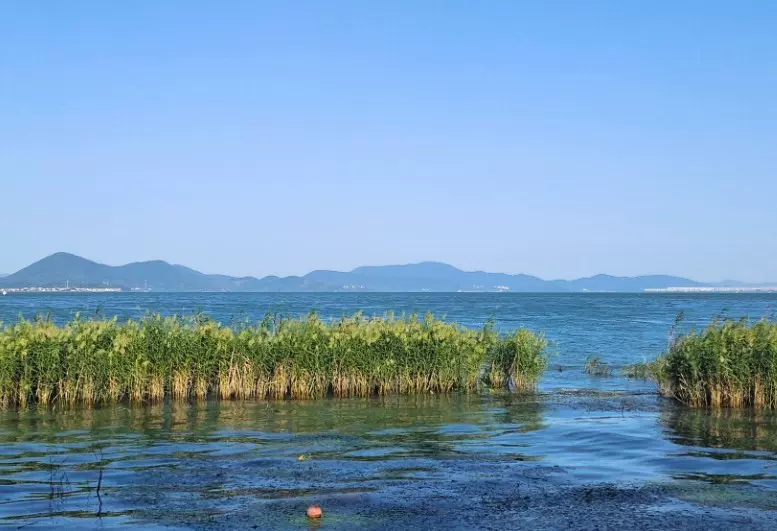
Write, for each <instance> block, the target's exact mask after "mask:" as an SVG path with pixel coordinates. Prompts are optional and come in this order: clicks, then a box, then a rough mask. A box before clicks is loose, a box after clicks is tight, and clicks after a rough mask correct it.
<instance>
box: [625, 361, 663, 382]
mask: <svg viewBox="0 0 777 531" xmlns="http://www.w3.org/2000/svg"><path fill="white" fill-rule="evenodd" d="M655 370H656V368H655V363H645V362H641V363H632V364H631V365H626V366H625V367H623V368H622V369H621V376H625V377H626V378H631V379H633V380H639V379H641V380H650V379H654V378H655Z"/></svg>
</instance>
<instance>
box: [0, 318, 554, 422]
mask: <svg viewBox="0 0 777 531" xmlns="http://www.w3.org/2000/svg"><path fill="white" fill-rule="evenodd" d="M546 346H547V342H546V341H545V339H544V338H543V337H542V336H538V335H536V334H534V333H532V332H530V331H528V330H519V331H517V332H514V333H512V334H509V335H506V336H503V335H500V334H498V333H496V332H495V331H494V329H493V327H492V326H491V325H490V324H489V325H487V326H485V327H484V328H483V329H482V330H469V329H466V328H464V327H461V326H459V325H457V324H454V323H447V322H444V321H441V320H438V319H436V318H434V317H433V316H432V315H427V316H426V317H425V318H423V319H421V318H419V317H418V316H415V315H411V316H409V317H403V318H394V317H393V316H388V317H385V318H376V319H367V318H365V317H363V316H362V315H361V314H357V315H355V316H353V317H350V318H343V319H341V320H338V321H333V322H324V321H323V320H322V319H321V318H320V317H319V316H318V315H316V314H315V313H311V314H310V315H309V316H308V317H307V318H304V319H277V318H274V317H268V318H267V319H265V320H264V321H263V322H262V323H260V324H259V325H258V326H255V327H254V326H248V325H246V326H242V327H240V328H237V329H234V328H229V327H225V326H222V325H221V324H219V323H217V322H214V321H212V320H210V319H207V318H206V317H204V316H202V315H197V316H194V317H193V318H189V319H183V318H180V317H162V316H160V315H149V316H147V317H145V318H144V319H141V320H139V321H132V320H131V321H127V322H119V321H118V320H116V319H112V320H82V319H81V318H79V317H77V318H76V319H75V320H74V321H72V322H70V323H67V324H65V325H64V326H57V325H55V324H54V323H53V322H51V321H50V320H48V319H39V320H36V321H25V320H20V321H19V322H18V323H16V324H13V325H6V326H5V327H1V326H0V406H16V407H24V406H26V405H27V404H28V403H29V402H37V403H38V404H40V405H44V406H45V405H50V404H57V405H67V406H72V405H75V404H84V405H87V406H91V405H94V404H98V403H100V404H102V403H115V402H118V401H121V400H131V401H152V402H153V401H160V400H164V399H167V398H170V399H173V400H202V399H205V398H208V397H218V398H220V399H222V400H229V399H241V400H247V399H264V398H300V399H309V398H319V397H323V396H327V395H334V396H342V397H344V396H369V395H373V394H378V395H382V394H389V393H402V394H415V393H445V392H450V391H454V390H459V391H472V390H475V389H477V387H478V386H479V384H480V383H481V381H482V380H483V379H484V376H485V379H487V380H488V383H489V384H490V385H492V386H495V387H508V386H509V385H510V384H512V385H513V386H514V387H515V388H518V389H526V388H532V387H534V386H535V385H536V383H537V381H538V380H539V377H540V376H541V375H542V373H543V371H544V370H545V366H546V355H545V350H546Z"/></svg>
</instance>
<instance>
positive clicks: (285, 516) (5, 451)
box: [0, 293, 777, 531]
mask: <svg viewBox="0 0 777 531" xmlns="http://www.w3.org/2000/svg"><path fill="white" fill-rule="evenodd" d="M776 303H777V296H775V295H676V294H666V295H664V294H645V295H620V294H618V295H616V294H612V295H609V294H573V295H564V294H553V295H550V294H549V295H544V294H543V295H535V294H147V293H144V294H129V293H128V294H99V295H98V294H83V295H82V294H65V295H61V294H60V295H48V294H25V295H8V296H5V297H0V320H4V321H5V322H13V321H15V320H16V319H17V318H18V316H19V315H22V316H24V317H26V318H32V317H34V316H35V314H38V313H50V315H51V316H52V317H53V318H54V319H56V320H57V321H60V322H63V321H66V320H68V319H71V318H72V317H73V316H74V315H75V314H76V313H78V312H80V313H81V314H82V315H84V316H85V317H90V316H94V315H103V316H113V315H117V316H119V318H121V319H126V318H129V317H140V316H142V315H144V314H145V313H146V312H148V311H151V312H161V313H165V314H173V313H176V314H183V315H190V314H192V313H195V312H204V313H206V314H208V315H210V316H212V317H214V318H216V319H217V320H219V321H221V322H223V323H225V324H232V323H237V322H245V321H246V320H248V321H258V320H260V319H261V318H262V317H263V316H264V315H265V314H266V313H267V312H271V313H279V314H282V315H288V316H298V315H304V314H306V313H307V312H309V311H310V310H312V309H315V310H316V311H318V312H319V313H320V314H321V315H322V316H324V317H325V318H338V317H341V316H343V315H350V314H352V313H354V312H355V311H358V310H361V311H363V312H364V313H365V314H367V315H383V314H385V313H386V312H389V311H394V312H396V313H410V312H418V313H425V312H427V311H431V312H433V313H434V314H435V315H437V316H439V317H443V318H446V319H448V320H453V321H456V322H459V323H461V324H463V325H465V326H470V327H478V326H482V325H483V324H484V323H485V322H487V321H488V320H493V321H494V322H495V323H496V325H497V326H498V327H499V328H500V329H501V330H504V331H508V330H511V329H514V328H517V327H528V328H531V329H533V330H536V331H540V332H543V333H545V334H546V335H547V337H548V338H549V339H550V340H551V341H552V345H553V348H552V359H551V366H550V369H549V370H548V372H547V373H546V375H545V376H544V378H543V380H542V383H541V386H540V392H539V393H537V394H529V395H517V396H516V395H510V394H499V393H496V394H492V393H489V394H482V395H478V394H452V395H443V396H419V397H385V398H373V399H326V400H318V401H311V402H293V401H281V402H273V401H269V402H264V401H259V402H245V403H244V402H218V401H211V402H206V403H191V404H189V403H180V402H168V403H164V404H153V405H132V404H120V405H117V406H112V407H106V408H99V409H75V410H45V409H36V408H35V407H30V408H28V409H24V410H19V411H14V410H0V527H6V526H7V527H9V528H24V529H27V528H30V529H63V528H70V529H84V528H87V529H97V528H99V529H108V528H119V527H121V528H128V527H130V528H136V527H137V528H144V529H218V530H222V529H311V528H314V529H318V528H321V529H326V528H328V529H381V530H382V529H402V530H404V529H424V528H425V529H462V530H464V529H466V530H469V529H498V530H504V529H513V528H532V529H635V530H636V529H651V530H656V529H678V528H679V529H684V530H686V531H687V530H691V529H704V530H706V529H737V528H748V529H775V528H777V526H776V525H775V523H774V522H776V521H777V416H775V414H773V413H771V412H764V411H750V410H740V411H725V410H724V411H720V410H718V411H705V410H691V409H688V408H686V407H683V406H681V405H678V404H676V403H674V402H672V401H671V400H668V399H664V398H661V397H659V396H658V394H657V393H656V389H655V386H654V385H653V384H651V383H650V382H644V381H630V380H628V379H626V378H623V377H620V376H612V377H590V376H588V375H586V374H584V372H583V365H584V363H585V359H586V357H588V356H589V355H592V354H596V355H599V356H601V358H602V359H604V360H606V361H608V362H610V363H611V364H612V365H613V366H614V367H616V368H617V367H620V366H622V365H625V364H627V363H631V362H635V361H643V360H649V359H652V358H654V357H655V356H656V355H658V354H659V353H660V352H661V351H662V350H663V349H664V348H665V347H666V345H667V340H668V334H669V332H670V330H671V328H672V326H673V324H674V323H675V320H676V318H677V316H678V314H679V313H680V312H682V313H683V316H684V317H683V320H682V322H681V324H680V328H681V330H687V329H689V328H691V327H702V326H706V325H707V324H708V323H709V322H710V321H711V320H713V319H715V318H717V317H720V316H729V317H745V316H747V317H750V318H752V319H757V318H761V317H769V316H772V315H773V313H774V312H775V309H777V304H776ZM310 503H318V504H321V505H322V507H323V508H324V513H325V516H324V520H323V521H321V522H317V523H310V522H308V521H307V519H306V517H305V508H306V507H307V505H308V504H310Z"/></svg>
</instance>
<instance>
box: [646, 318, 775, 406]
mask: <svg viewBox="0 0 777 531" xmlns="http://www.w3.org/2000/svg"><path fill="white" fill-rule="evenodd" d="M654 372H655V374H656V378H657V380H658V382H659V385H660V388H661V391H662V393H664V394H665V395H667V396H671V397H673V398H675V399H677V400H679V401H680V402H683V403H685V404H688V405H690V406H693V407H715V408H717V407H733V408H739V407H750V406H753V407H759V408H763V407H766V408H777V322H770V321H759V322H756V323H750V322H748V321H747V320H740V321H734V320H726V321H717V322H714V323H712V324H711V325H710V326H709V327H707V328H706V329H704V330H703V331H701V332H690V333H688V334H686V335H682V336H679V337H677V338H676V339H675V340H674V341H673V342H672V343H671V344H670V346H669V349H668V351H667V352H666V353H664V354H663V355H662V356H661V357H660V358H659V359H658V360H657V361H656V364H655V369H654Z"/></svg>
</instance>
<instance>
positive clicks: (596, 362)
mask: <svg viewBox="0 0 777 531" xmlns="http://www.w3.org/2000/svg"><path fill="white" fill-rule="evenodd" d="M583 370H584V371H585V373H586V374H590V375H591V376H610V375H612V368H611V367H610V364H609V363H607V362H606V361H602V359H601V358H600V357H599V356H589V357H588V359H587V360H586V363H585V367H584V369H583Z"/></svg>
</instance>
